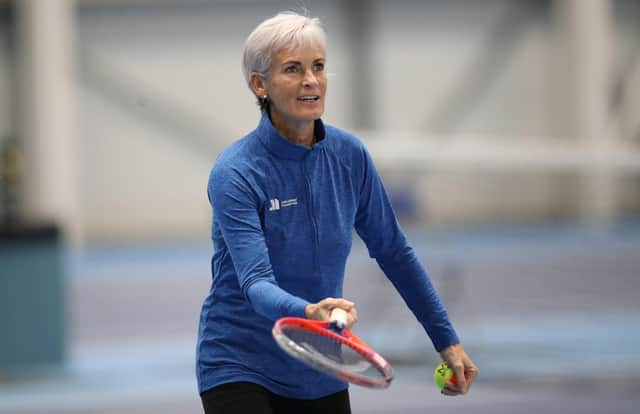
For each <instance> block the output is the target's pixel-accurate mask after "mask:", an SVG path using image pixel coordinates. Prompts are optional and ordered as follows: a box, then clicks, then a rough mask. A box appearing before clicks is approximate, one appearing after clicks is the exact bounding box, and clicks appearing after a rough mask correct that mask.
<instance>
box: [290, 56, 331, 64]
mask: <svg viewBox="0 0 640 414" xmlns="http://www.w3.org/2000/svg"><path fill="white" fill-rule="evenodd" d="M326 60H327V59H326V58H323V57H321V58H317V59H314V60H313V63H316V62H318V61H326ZM290 64H294V65H302V62H300V61H299V60H286V61H284V62H282V66H284V65H290Z"/></svg>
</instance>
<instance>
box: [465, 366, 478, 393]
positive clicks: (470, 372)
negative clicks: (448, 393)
mask: <svg viewBox="0 0 640 414" xmlns="http://www.w3.org/2000/svg"><path fill="white" fill-rule="evenodd" d="M476 375H478V368H476V367H475V366H474V365H471V367H470V368H467V370H466V372H465V377H466V379H467V392H468V391H469V388H471V384H472V383H473V380H474V379H475V378H476Z"/></svg>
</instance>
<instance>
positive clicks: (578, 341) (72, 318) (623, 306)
mask: <svg viewBox="0 0 640 414" xmlns="http://www.w3.org/2000/svg"><path fill="white" fill-rule="evenodd" d="M409 238H410V240H411V241H412V244H413V246H414V248H415V250H416V251H417V253H418V255H419V257H420V258H421V259H422V260H423V262H424V263H425V264H426V265H427V268H428V270H429V273H430V275H431V277H432V280H433V283H434V284H435V285H436V287H437V288H438V291H439V292H440V294H441V297H442V299H443V301H444V302H445V305H446V306H447V308H448V310H449V313H450V316H451V318H452V319H453V321H454V323H455V325H456V328H457V329H458V331H459V334H460V337H461V338H462V341H463V344H464V345H465V348H466V349H467V351H468V352H469V354H470V355H471V357H472V358H473V359H474V361H475V362H476V363H477V365H478V366H479V368H480V376H479V377H478V379H477V380H476V383H475V384H474V386H473V389H472V392H471V393H470V394H469V395H467V396H465V397H457V398H446V397H443V396H441V395H440V394H439V393H438V391H437V389H436V387H435V386H434V385H433V382H432V379H431V376H432V372H433V369H434V368H435V366H436V365H437V363H438V356H437V354H436V353H435V352H434V351H433V348H432V347H431V345H430V342H429V340H428V337H427V336H426V335H425V333H424V332H423V331H422V330H421V328H420V327H419V326H418V324H417V323H416V322H415V319H414V318H413V316H412V315H411V313H410V312H409V311H408V310H407V309H406V308H405V307H404V305H403V303H402V300H401V299H400V298H399V296H398V295H397V294H396V293H395V292H394V291H393V288H392V287H391V285H390V283H389V282H388V281H387V280H386V279H385V277H384V275H383V274H382V273H380V271H379V270H378V268H377V266H376V264H375V262H373V261H371V260H370V259H369V258H368V256H367V253H366V249H365V248H364V246H362V244H361V243H360V242H359V241H357V240H356V241H354V246H353V252H352V255H351V257H350V260H349V265H348V268H347V276H346V283H345V297H348V298H350V299H353V300H354V301H355V302H356V304H357V306H358V312H359V315H360V321H359V323H358V325H356V327H355V329H354V330H355V331H356V332H357V333H358V334H359V335H360V336H361V337H362V338H363V339H365V340H366V341H368V342H369V343H371V344H372V345H374V346H375V347H376V348H377V349H378V350H379V351H380V353H382V354H383V355H385V356H386V357H387V358H388V359H390V360H391V361H392V362H393V365H394V368H395V372H396V379H395V380H394V383H393V384H392V385H391V387H390V388H389V389H388V390H385V391H372V390H367V389H363V388H359V387H356V386H353V387H352V388H351V390H352V391H351V395H352V405H353V410H354V413H403V414H413V413H425V412H437V411H439V410H442V409H447V410H450V409H454V410H455V409H464V410H465V411H469V412H473V413H536V414H538V413H541V412H549V413H556V412H557V413H563V414H568V413H603V412H606V413H637V412H640V385H638V384H639V383H638V379H639V378H640V374H639V372H640V329H638V328H639V327H640V300H639V299H638V298H640V225H638V223H623V224H620V225H617V226H614V227H609V228H607V229H606V230H603V229H601V228H600V229H598V228H593V227H589V228H583V227H579V226H572V225H544V226H541V225H538V226H508V227H491V228H484V229H477V228H476V229H466V230H460V231H447V232H436V231H432V232H413V231H409ZM209 255H210V245H209V243H208V241H207V240H204V241H196V242H158V243H148V244H146V245H130V244H129V245H117V246H92V247H90V248H87V249H86V250H84V251H83V252H81V253H80V252H71V253H70V254H69V257H68V266H67V270H68V280H67V286H68V315H69V320H68V328H69V335H68V343H69V349H68V355H67V362H66V364H65V366H64V367H63V368H59V369H53V370H43V371H41V372H21V373H13V374H0V413H3V414H4V413H7V414H9V413H16V414H17V413H21V414H27V413H29V414H35V413H49V414H58V413H60V414H61V413H104V414H106V413H125V414H128V413H198V412H201V409H200V404H199V400H198V398H197V395H196V389H195V378H194V346H195V333H196V328H197V318H198V312H199V307H200V303H201V301H202V300H203V298H204V296H205V295H206V293H207V291H208V287H209V278H210V275H209V271H208V269H209Z"/></svg>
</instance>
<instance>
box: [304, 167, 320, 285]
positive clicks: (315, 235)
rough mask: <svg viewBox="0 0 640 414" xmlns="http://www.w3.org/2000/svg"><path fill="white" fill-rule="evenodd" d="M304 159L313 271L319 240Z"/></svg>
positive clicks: (317, 260)
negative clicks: (311, 233)
mask: <svg viewBox="0 0 640 414" xmlns="http://www.w3.org/2000/svg"><path fill="white" fill-rule="evenodd" d="M304 163H305V160H303V161H302V175H303V176H304V182H305V184H306V186H307V200H308V204H309V207H308V208H307V213H308V214H309V221H310V222H311V230H312V232H313V237H312V239H311V241H312V243H313V246H312V248H313V270H314V272H315V271H317V269H318V264H319V258H318V246H319V245H320V240H319V238H318V226H317V224H316V220H315V214H313V213H314V212H313V198H312V193H311V183H310V182H309V176H308V174H307V170H306V168H305V165H304Z"/></svg>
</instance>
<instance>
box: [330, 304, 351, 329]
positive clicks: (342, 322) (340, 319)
mask: <svg viewBox="0 0 640 414" xmlns="http://www.w3.org/2000/svg"><path fill="white" fill-rule="evenodd" d="M329 321H330V322H331V324H332V325H334V326H335V327H336V328H338V329H344V328H345V327H346V326H347V311H346V310H344V309H341V308H333V309H332V310H331V316H330V317H329Z"/></svg>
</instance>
